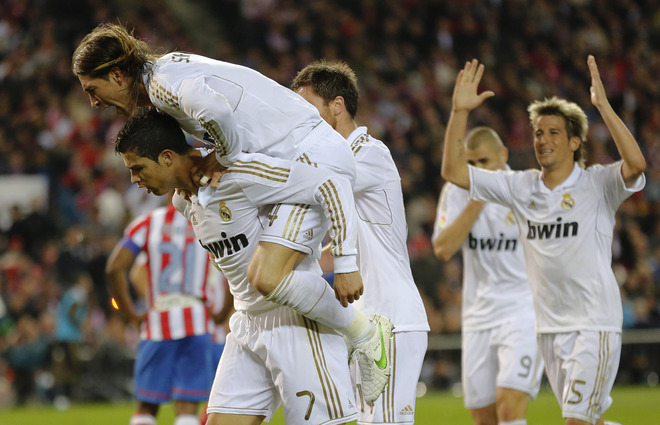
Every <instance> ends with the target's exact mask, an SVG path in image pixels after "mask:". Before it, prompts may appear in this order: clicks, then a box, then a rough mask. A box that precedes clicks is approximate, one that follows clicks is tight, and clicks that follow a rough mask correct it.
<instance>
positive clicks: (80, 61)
mask: <svg viewBox="0 0 660 425" xmlns="http://www.w3.org/2000/svg"><path fill="white" fill-rule="evenodd" d="M72 71H73V73H74V74H75V75H76V76H77V77H78V79H79V80H80V83H81V86H82V88H83V90H84V91H85V92H86V93H87V94H88V95H89V98H90V102H91V105H92V107H110V106H112V107H114V108H115V109H116V110H117V111H118V112H119V113H121V114H124V115H132V114H134V113H135V112H136V111H137V109H138V107H142V106H155V107H157V108H158V109H160V110H161V111H163V112H165V113H167V114H169V115H171V116H173V117H174V118H175V119H176V120H177V121H178V122H179V124H180V126H181V128H183V129H184V130H185V131H186V132H187V133H189V134H190V135H192V136H193V137H194V138H196V139H198V140H199V141H202V142H206V143H207V144H209V145H211V146H215V155H208V156H207V157H206V158H205V160H204V161H200V162H199V163H198V164H197V165H196V167H195V168H194V170H198V169H203V170H205V172H206V173H207V174H210V173H211V172H212V171H213V170H219V168H220V166H221V165H222V166H228V165H231V164H233V163H234V162H235V160H236V158H237V156H238V155H239V154H240V152H241V151H244V152H260V153H263V154H266V155H269V156H274V157H277V158H284V159H288V160H290V161H295V160H297V161H302V162H306V163H308V164H312V165H314V166H319V167H324V168H325V169H327V170H329V171H331V172H332V173H338V174H341V175H344V176H347V177H348V178H349V180H351V181H353V180H354V178H355V161H354V159H353V156H352V155H351V151H350V148H349V146H348V144H347V143H346V141H345V140H343V139H342V138H341V136H340V135H339V134H337V133H336V132H335V131H334V130H333V129H332V128H331V127H330V126H329V125H328V124H327V123H325V122H324V121H323V119H322V118H321V117H320V115H319V113H318V111H317V110H316V109H315V108H314V107H312V106H311V105H310V104H309V103H307V102H305V100H304V99H302V98H301V97H300V96H298V95H297V94H295V93H293V92H292V91H291V90H289V89H287V88H286V87H283V86H282V85H280V84H278V83H277V82H275V81H273V80H271V79H269V78H267V77H266V76H264V75H262V74H260V73H259V72H257V71H255V70H252V69H250V68H247V67H244V66H240V65H235V64H232V63H227V62H223V61H219V60H214V59H210V58H206V57H203V56H199V55H194V54H188V53H181V52H173V53H168V54H164V55H158V54H156V53H154V52H152V51H151V49H150V48H149V46H148V45H147V44H146V43H145V42H143V41H141V40H138V39H136V38H135V37H133V35H132V34H131V33H130V32H129V31H127V30H126V28H124V27H122V26H120V25H115V24H101V25H99V26H98V27H96V28H95V29H94V30H93V31H92V32H91V33H89V34H88V35H87V36H86V37H85V38H84V39H83V40H82V41H81V42H80V44H79V45H78V47H77V48H76V50H75V52H74V54H73V58H72ZM214 158H215V159H214ZM216 159H217V162H216ZM218 162H219V163H218ZM213 175H214V176H215V177H214V180H212V181H211V185H215V184H217V179H218V178H219V176H220V173H214V174H213ZM193 176H194V177H193V178H194V179H195V181H202V182H203V181H207V180H208V179H207V177H206V176H204V172H202V171H194V172H193ZM202 177H204V178H203V179H201V180H200V178H202ZM297 214H298V209H297V207H295V206H293V205H281V206H276V207H274V209H273V211H272V213H271V222H270V223H269V226H267V227H266V228H265V229H264V232H263V236H262V241H261V242H260V243H259V246H258V247H257V250H256V251H255V255H254V256H253V259H252V261H251V264H250V267H249V268H248V277H249V281H250V283H251V284H252V285H254V286H255V287H256V288H257V289H258V290H259V291H260V292H262V293H264V294H271V293H274V292H276V291H278V288H280V287H281V285H284V283H285V280H287V282H288V283H287V285H288V286H297V285H298V283H297V282H296V281H295V280H294V281H289V280H288V279H287V277H288V276H289V273H290V271H291V264H293V262H294V258H295V256H296V255H297V254H296V251H295V249H294V248H292V247H291V246H286V245H285V244H282V243H276V242H277V241H280V242H281V241H283V240H284V238H283V237H282V235H284V234H285V233H286V228H287V225H288V223H289V222H290V221H291V220H295V216H296V215H297ZM353 237H356V236H355V235H353ZM346 248H348V246H346ZM332 255H333V256H334V267H335V271H336V273H337V275H336V276H335V281H334V289H335V292H336V293H337V296H338V298H339V300H340V302H341V303H342V304H343V305H344V306H345V305H347V304H348V303H351V302H353V301H354V300H355V299H357V298H359V297H360V295H361V294H362V290H363V284H362V279H361V277H360V274H359V273H358V267H357V260H356V255H357V253H356V252H349V251H344V252H342V253H341V255H340V253H338V252H335V251H333V253H332ZM281 295H282V296H283V297H287V295H286V294H281Z"/></svg>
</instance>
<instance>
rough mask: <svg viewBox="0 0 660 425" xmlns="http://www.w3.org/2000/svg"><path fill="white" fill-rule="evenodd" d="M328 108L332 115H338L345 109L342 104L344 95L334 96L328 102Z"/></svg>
mask: <svg viewBox="0 0 660 425" xmlns="http://www.w3.org/2000/svg"><path fill="white" fill-rule="evenodd" d="M330 108H331V110H332V113H333V114H334V115H339V114H340V113H341V112H342V111H344V110H346V106H345V105H344V97H343V96H337V97H335V99H334V100H333V101H332V102H330Z"/></svg>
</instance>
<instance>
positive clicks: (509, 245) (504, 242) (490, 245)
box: [468, 232, 518, 251]
mask: <svg viewBox="0 0 660 425" xmlns="http://www.w3.org/2000/svg"><path fill="white" fill-rule="evenodd" d="M516 246H518V240H517V239H504V233H500V237H499V238H479V239H477V238H475V237H474V236H472V232H470V234H469V235H468V247H470V249H480V250H482V251H515V250H516Z"/></svg>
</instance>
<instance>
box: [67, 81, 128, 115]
mask: <svg viewBox="0 0 660 425" xmlns="http://www.w3.org/2000/svg"><path fill="white" fill-rule="evenodd" d="M78 79H79V80H80V85H81V86H82V89H83V91H84V92H85V93H87V95H88V96H89V102H90V103H91V105H92V108H104V109H105V108H109V107H111V106H114V108H115V109H116V110H117V113H118V114H120V115H124V116H129V115H131V111H130V109H131V107H130V105H131V90H130V87H129V86H128V85H127V81H126V80H125V79H124V78H123V76H117V74H116V73H112V72H111V73H110V77H109V79H107V80H105V79H103V78H92V77H90V76H87V75H81V76H79V77H78Z"/></svg>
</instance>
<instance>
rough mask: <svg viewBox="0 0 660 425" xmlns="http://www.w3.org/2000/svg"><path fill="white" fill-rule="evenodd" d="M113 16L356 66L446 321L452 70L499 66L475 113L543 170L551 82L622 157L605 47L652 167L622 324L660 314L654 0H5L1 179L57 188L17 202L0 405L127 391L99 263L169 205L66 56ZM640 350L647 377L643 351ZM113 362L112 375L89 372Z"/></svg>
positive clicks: (0, 338) (450, 313) (175, 34)
mask: <svg viewBox="0 0 660 425" xmlns="http://www.w3.org/2000/svg"><path fill="white" fill-rule="evenodd" d="M175 3H179V5H181V4H182V3H183V4H185V5H187V6H189V7H187V6H186V13H181V12H180V10H175V9H172V8H171V6H172V5H173V4H175ZM104 21H111V22H118V21H119V22H121V23H123V24H125V25H127V26H128V27H130V28H134V29H135V34H136V35H137V36H138V37H139V38H142V39H144V40H145V41H147V42H148V43H149V44H150V45H151V46H153V47H158V48H159V50H161V51H171V50H181V51H190V52H196V53H201V54H204V55H207V56H211V57H215V58H218V59H222V60H226V61H230V62H235V63H240V64H243V65H247V66H249V67H252V68H254V69H257V70H259V71H260V72H262V73H264V74H266V75H268V76H270V77H271V78H273V79H275V80H276V81H278V82H279V83H281V84H283V85H288V84H289V83H290V82H291V80H292V79H293V77H294V76H295V74H296V72H297V71H298V70H300V69H301V68H303V67H304V66H305V65H307V64H308V63H310V62H311V61H313V60H316V59H320V58H326V59H341V60H344V61H346V62H347V63H348V64H349V65H350V66H351V67H352V68H353V69H355V71H356V73H357V75H358V79H359V83H360V94H361V97H360V101H359V111H358V116H357V120H358V122H359V124H361V125H367V126H368V127H369V128H370V132H371V133H372V134H373V135H374V136H375V137H377V138H379V139H381V140H383V141H384V142H385V143H386V144H387V145H388V146H389V148H390V150H391V152H392V154H393V156H394V159H395V161H396V163H397V165H398V167H399V171H400V173H401V178H402V182H403V189H404V194H405V199H406V206H407V212H408V226H409V252H410V256H411V260H412V264H413V272H414V275H415V278H416V281H417V283H418V285H419V288H420V292H421V293H422V295H423V298H424V301H425V304H426V307H427V311H428V316H429V321H430V323H431V329H432V333H433V334H454V333H459V332H460V325H461V323H460V305H461V268H462V264H461V258H460V255H457V256H456V257H455V258H454V259H452V260H451V261H449V262H447V263H441V262H440V261H438V260H437V259H435V257H434V256H433V254H432V250H431V245H430V235H431V233H432V226H433V221H434V218H435V207H436V202H437V197H438V195H439V190H440V187H441V185H442V183H443V181H442V179H441V177H440V162H441V153H442V140H443V135H444V124H445V122H446V120H447V117H448V113H449V109H450V105H451V93H452V88H453V83H454V79H455V76H456V73H457V71H458V70H459V69H460V68H461V66H462V64H463V63H464V62H465V61H466V60H469V59H471V58H478V59H479V60H480V61H481V62H482V63H484V64H485V65H486V67H487V71H486V75H485V78H484V81H483V83H482V86H483V88H484V89H490V90H493V91H494V92H495V93H496V96H495V97H494V98H492V99H490V100H488V102H487V103H486V104H485V105H484V106H481V107H480V108H478V109H477V110H476V111H475V112H474V113H473V114H472V117H471V123H470V125H471V126H476V125H488V126H491V127H493V128H494V129H496V130H497V132H498V133H499V134H500V135H501V136H502V139H503V140H504V141H505V144H506V145H507V146H508V148H509V150H510V164H511V166H512V167H513V168H514V169H520V168H529V167H536V161H535V158H534V154H533V152H532V149H531V148H532V142H531V140H532V136H531V130H530V126H529V123H528V118H527V114H526V107H527V105H528V104H529V103H530V102H531V101H533V100H535V99H539V98H544V97H550V96H553V95H558V96H561V97H565V98H568V99H569V100H573V101H575V102H577V103H578V104H579V105H580V106H582V107H583V108H584V109H585V111H586V112H587V115H588V117H589V120H590V125H591V127H590V132H589V137H588V139H589V143H588V145H587V149H588V155H589V156H588V158H589V161H588V162H590V163H593V162H599V163H607V162H612V161H613V160H616V159H618V154H617V152H616V148H615V146H614V143H613V142H612V140H611V137H610V135H609V133H608V131H607V129H606V128H605V126H604V124H603V123H602V121H601V119H600V117H599V115H598V112H597V111H596V109H595V108H594V107H593V106H592V105H591V102H590V97H589V85H590V81H589V78H588V71H587V67H586V58H587V55H588V54H593V55H594V56H595V57H596V60H597V62H598V65H599V69H600V72H601V76H602V79H603V82H604V83H605V87H606V90H607V93H608V96H609V99H610V102H611V103H612V105H613V106H614V108H615V109H616V110H617V111H618V113H619V115H620V116H621V117H622V118H623V119H624V121H625V122H626V124H627V125H628V127H629V128H630V130H631V131H632V132H633V134H634V135H635V136H636V138H637V140H638V141H639V144H640V146H641V148H642V150H643V152H644V154H645V157H646V160H647V163H648V166H647V186H646V189H645V190H644V191H643V192H641V193H639V194H636V195H635V196H633V197H632V198H630V199H628V200H627V201H626V202H625V203H624V205H623V206H622V208H621V209H620V211H619V213H618V217H617V218H618V221H617V222H618V224H617V227H616V229H615V238H614V250H613V253H614V258H613V267H614V269H615V272H616V276H617V279H618V281H619V284H620V286H621V294H622V299H623V306H624V328H626V329H628V328H660V302H659V301H660V297H659V295H660V220H658V215H659V214H660V167H658V166H659V165H660V80H659V79H658V78H655V75H656V74H655V71H656V70H658V69H660V50H655V49H654V46H657V45H660V44H659V43H660V1H658V0H616V1H615V0H611V1H610V0H594V1H590V0H539V1H535V2H531V3H529V2H527V1H526V0H461V1H455V2H452V1H446V0H359V1H356V0H334V1H326V0H224V1H220V2H218V1H212V0H203V1H194V2H192V1H190V2H188V3H186V2H169V1H166V0H160V1H159V0H146V1H142V2H128V1H123V0H112V1H108V0H105V1H101V0H60V1H55V0H4V1H3V2H1V3H0V178H1V177H2V176H3V175H9V176H25V175H38V176H44V177H46V179H47V182H48V196H47V199H45V200H43V199H29V200H27V201H28V202H27V203H25V204H24V205H23V206H18V205H16V206H9V205H8V206H4V207H6V208H7V209H8V212H9V214H10V217H11V220H10V223H9V225H8V226H7V227H6V228H2V229H0V230H1V234H0V405H6V404H13V403H17V404H21V403H25V402H27V401H30V400H33V399H35V398H38V399H41V400H48V401H59V402H61V403H64V404H63V405H65V403H66V400H68V399H70V398H74V399H116V398H120V397H127V398H128V397H130V390H131V382H130V376H131V373H132V372H131V359H132V356H133V354H134V349H135V343H136V341H137V333H136V331H135V330H134V329H131V328H127V327H125V326H124V325H123V323H121V321H120V320H119V319H118V317H117V316H116V315H115V314H113V310H112V307H111V305H110V302H109V298H108V293H107V289H106V283H105V277H104V266H105V261H106V259H107V256H108V254H109V251H110V249H111V248H112V247H113V246H114V244H115V243H116V241H117V240H118V239H119V238H120V237H121V233H122V230H123V228H124V226H125V225H126V224H127V223H128V222H129V221H130V220H131V219H132V218H134V217H136V216H137V215H139V214H140V213H142V212H146V211H149V210H151V209H153V208H154V207H156V206H158V205H160V204H161V202H162V201H161V200H160V199H159V198H156V197H154V196H153V195H147V194H146V193H145V192H143V191H138V190H137V188H134V187H131V186H130V181H129V176H128V173H127V171H126V170H125V169H124V167H123V163H122V161H121V158H120V157H119V156H117V155H116V154H115V153H114V151H113V139H114V136H115V134H116V132H117V131H118V129H119V128H120V127H121V125H122V123H123V120H122V118H120V117H118V116H116V115H115V113H114V111H113V110H104V111H94V110H92V109H91V108H90V105H89V101H88V99H87V96H86V95H85V94H84V93H83V92H82V90H81V89H80V85H79V82H78V81H77V79H76V78H75V77H73V75H72V73H71V71H70V61H71V54H72V53H73V49H74V48H75V46H76V45H77V43H78V42H79V41H80V39H81V38H82V37H83V36H84V35H85V34H86V33H88V32H89V31H91V29H93V28H94V27H95V26H96V25H97V24H98V23H100V22H104ZM25 205H28V207H26V206H25ZM429 358H430V361H429V364H428V367H426V368H425V374H424V376H425V377H426V378H425V379H427V380H428V381H429V383H430V384H431V385H440V386H447V385H450V384H451V383H453V382H456V381H457V380H458V376H459V375H458V374H459V369H458V367H457V363H456V362H457V360H456V355H455V354H451V355H449V354H447V355H445V354H443V353H432V355H429ZM637 360H638V363H639V364H641V366H639V368H640V370H639V371H637V372H639V376H640V377H641V376H642V375H643V372H644V368H645V367H646V368H648V367H649V366H648V364H647V365H646V366H644V364H645V363H644V361H643V360H644V359H641V360H640V359H637ZM647 360H648V359H647ZM647 363H648V362H647ZM112 368H114V371H115V372H114V373H112V374H109V373H108V372H109V371H111V370H113V369H112ZM637 372H636V373H637ZM90 374H93V375H90ZM103 374H105V375H107V376H104V377H103V378H101V379H103V380H104V381H105V382H104V384H103V385H102V386H101V385H98V382H103V381H100V380H98V379H90V378H89V377H90V376H94V377H97V376H99V375H103ZM625 376H637V375H630V374H629V375H625ZM85 377H87V379H86V378H85ZM640 379H641V378H640ZM101 387H102V388H101Z"/></svg>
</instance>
